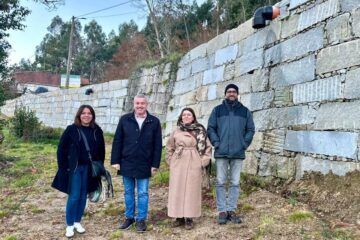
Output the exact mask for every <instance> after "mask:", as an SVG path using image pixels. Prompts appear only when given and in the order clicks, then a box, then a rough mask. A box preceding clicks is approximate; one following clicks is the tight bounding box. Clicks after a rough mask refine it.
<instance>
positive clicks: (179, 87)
mask: <svg viewBox="0 0 360 240" xmlns="http://www.w3.org/2000/svg"><path fill="white" fill-rule="evenodd" d="M195 88H196V79H195V78H194V77H189V78H187V79H184V80H181V81H176V82H175V85H174V90H173V94H174V95H178V94H182V93H186V92H189V91H191V90H193V89H195Z"/></svg>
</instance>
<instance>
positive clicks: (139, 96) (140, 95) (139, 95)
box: [134, 93, 149, 102]
mask: <svg viewBox="0 0 360 240" xmlns="http://www.w3.org/2000/svg"><path fill="white" fill-rule="evenodd" d="M135 98H145V101H146V102H149V101H148V98H147V97H146V96H145V94H142V93H138V94H136V96H135V97H134V100H135Z"/></svg>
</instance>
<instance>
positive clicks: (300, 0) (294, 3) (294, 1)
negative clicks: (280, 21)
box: [289, 0, 310, 10]
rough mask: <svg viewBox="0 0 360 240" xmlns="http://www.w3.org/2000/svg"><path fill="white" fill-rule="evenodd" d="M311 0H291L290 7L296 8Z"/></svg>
mask: <svg viewBox="0 0 360 240" xmlns="http://www.w3.org/2000/svg"><path fill="white" fill-rule="evenodd" d="M309 1H310V0H290V7H289V9H290V10H291V9H294V8H297V7H298V6H300V5H302V4H305V3H307V2H309Z"/></svg>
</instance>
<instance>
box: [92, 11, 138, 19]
mask: <svg viewBox="0 0 360 240" xmlns="http://www.w3.org/2000/svg"><path fill="white" fill-rule="evenodd" d="M133 13H137V12H128V13H120V14H114V15H107V16H96V17H87V18H86V19H94V18H106V17H116V16H121V15H129V14H133Z"/></svg>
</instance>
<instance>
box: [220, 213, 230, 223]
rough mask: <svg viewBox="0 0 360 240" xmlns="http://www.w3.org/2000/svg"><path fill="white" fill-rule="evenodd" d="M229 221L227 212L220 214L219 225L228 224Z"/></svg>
mask: <svg viewBox="0 0 360 240" xmlns="http://www.w3.org/2000/svg"><path fill="white" fill-rule="evenodd" d="M227 220H228V215H227V212H220V213H219V217H218V224H226V222H227Z"/></svg>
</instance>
